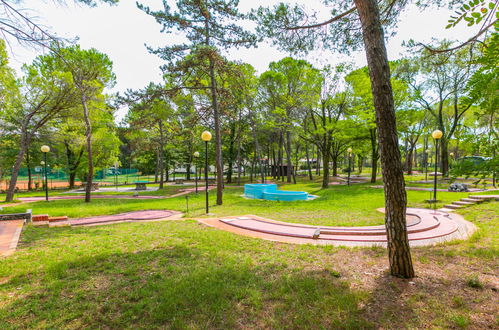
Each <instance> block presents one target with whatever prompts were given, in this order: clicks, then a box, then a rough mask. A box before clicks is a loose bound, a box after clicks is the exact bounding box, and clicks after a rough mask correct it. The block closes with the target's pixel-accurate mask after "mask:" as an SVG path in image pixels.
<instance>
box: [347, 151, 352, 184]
mask: <svg viewBox="0 0 499 330" xmlns="http://www.w3.org/2000/svg"><path fill="white" fill-rule="evenodd" d="M347 152H348V179H347V184H348V185H350V172H351V171H352V148H348V149H347Z"/></svg>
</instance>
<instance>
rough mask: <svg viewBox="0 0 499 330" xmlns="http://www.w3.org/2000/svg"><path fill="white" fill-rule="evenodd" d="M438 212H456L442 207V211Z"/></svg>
mask: <svg viewBox="0 0 499 330" xmlns="http://www.w3.org/2000/svg"><path fill="white" fill-rule="evenodd" d="M438 211H442V212H452V211H454V209H448V208H446V207H442V208H441V209H438Z"/></svg>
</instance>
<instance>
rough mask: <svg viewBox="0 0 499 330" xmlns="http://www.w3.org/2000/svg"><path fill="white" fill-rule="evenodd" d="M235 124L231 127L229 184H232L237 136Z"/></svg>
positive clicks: (228, 161)
mask: <svg viewBox="0 0 499 330" xmlns="http://www.w3.org/2000/svg"><path fill="white" fill-rule="evenodd" d="M235 126H236V125H235V123H232V124H231V125H230V134H229V157H228V160H227V163H228V165H229V166H228V169H227V183H232V167H233V165H234V139H235V135H236V127H235Z"/></svg>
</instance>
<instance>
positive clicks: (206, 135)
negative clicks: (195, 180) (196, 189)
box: [201, 131, 211, 214]
mask: <svg viewBox="0 0 499 330" xmlns="http://www.w3.org/2000/svg"><path fill="white" fill-rule="evenodd" d="M201 140H203V141H204V145H205V148H204V150H205V163H204V180H205V184H206V214H208V213H209V208H208V142H210V140H211V133H210V132H208V131H204V132H203V133H201Z"/></svg>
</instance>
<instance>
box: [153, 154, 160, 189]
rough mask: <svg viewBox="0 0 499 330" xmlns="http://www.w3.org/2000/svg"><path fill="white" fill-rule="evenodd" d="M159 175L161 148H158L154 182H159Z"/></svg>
mask: <svg viewBox="0 0 499 330" xmlns="http://www.w3.org/2000/svg"><path fill="white" fill-rule="evenodd" d="M158 177H159V148H158V149H156V168H155V169H154V183H158Z"/></svg>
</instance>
